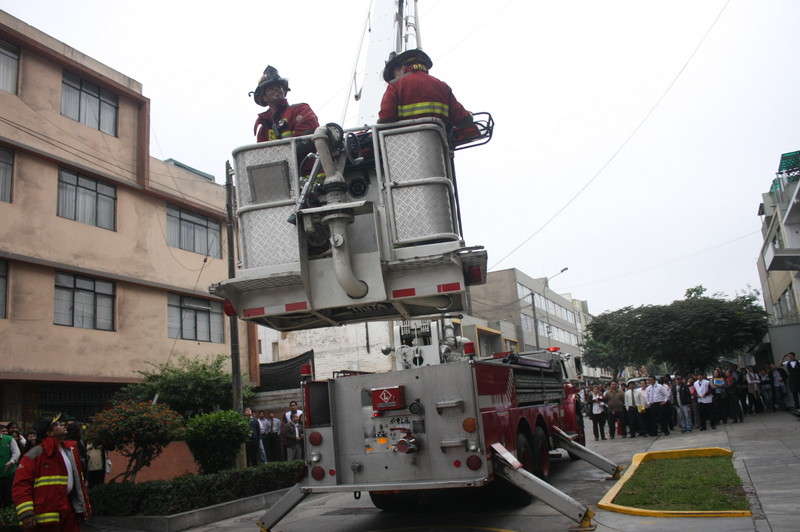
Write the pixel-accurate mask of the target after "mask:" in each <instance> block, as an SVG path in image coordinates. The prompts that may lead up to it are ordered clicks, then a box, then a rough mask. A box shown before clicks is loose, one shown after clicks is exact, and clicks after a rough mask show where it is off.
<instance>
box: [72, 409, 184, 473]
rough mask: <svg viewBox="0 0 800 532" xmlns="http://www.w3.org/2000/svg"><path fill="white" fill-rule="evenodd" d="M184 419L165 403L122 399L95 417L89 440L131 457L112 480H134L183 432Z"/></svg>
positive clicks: (90, 427)
mask: <svg viewBox="0 0 800 532" xmlns="http://www.w3.org/2000/svg"><path fill="white" fill-rule="evenodd" d="M184 430H185V429H184V426H183V418H182V417H181V416H180V414H178V413H177V412H174V411H172V410H170V408H169V407H168V406H167V405H165V404H152V403H135V402H133V401H123V402H121V403H119V404H117V405H115V406H113V407H112V408H109V409H108V410H103V411H102V412H100V413H98V414H97V415H96V416H94V417H92V420H91V425H89V431H88V434H87V440H88V441H89V442H91V443H92V444H93V445H95V446H100V447H102V448H103V449H105V450H106V451H117V452H118V453H120V454H121V455H122V456H125V457H126V458H127V459H128V465H127V466H126V468H125V471H123V472H122V473H120V474H118V475H116V476H115V477H113V478H112V479H111V481H112V482H114V481H115V480H116V479H118V478H120V477H121V478H122V482H134V481H135V480H136V474H137V473H138V472H139V471H140V470H141V469H142V468H143V467H146V466H149V465H150V464H151V463H152V461H153V460H154V459H155V458H156V457H158V455H160V454H161V451H162V450H163V449H164V447H165V446H166V445H168V444H169V443H171V442H173V441H175V440H177V439H180V438H181V437H183V434H184Z"/></svg>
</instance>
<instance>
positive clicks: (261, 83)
mask: <svg viewBox="0 0 800 532" xmlns="http://www.w3.org/2000/svg"><path fill="white" fill-rule="evenodd" d="M273 83H280V84H282V85H283V90H285V91H286V92H289V91H290V90H291V89H290V88H289V80H288V79H286V78H282V77H281V75H280V74H278V69H276V68H275V67H274V66H270V65H267V68H265V69H264V74H262V75H261V79H259V80H258V86H257V87H256V90H254V91H253V92H251V93H250V94H251V95H252V96H253V100H255V102H256V103H257V104H258V105H260V106H261V107H266V105H264V104H263V103H261V94H262V93H263V92H264V90H265V89H266V88H267V87H269V86H270V85H272V84H273Z"/></svg>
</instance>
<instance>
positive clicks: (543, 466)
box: [529, 427, 550, 482]
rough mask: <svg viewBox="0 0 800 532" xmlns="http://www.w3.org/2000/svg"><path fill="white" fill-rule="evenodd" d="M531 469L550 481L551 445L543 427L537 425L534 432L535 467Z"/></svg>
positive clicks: (535, 473)
mask: <svg viewBox="0 0 800 532" xmlns="http://www.w3.org/2000/svg"><path fill="white" fill-rule="evenodd" d="M529 471H530V472H531V473H533V474H534V475H536V476H537V477H539V478H540V479H542V480H544V481H545V482H550V445H549V444H548V442H547V435H546V434H545V432H544V429H543V428H542V427H536V432H534V433H533V469H532V470H529Z"/></svg>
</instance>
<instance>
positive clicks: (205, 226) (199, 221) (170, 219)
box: [167, 205, 220, 259]
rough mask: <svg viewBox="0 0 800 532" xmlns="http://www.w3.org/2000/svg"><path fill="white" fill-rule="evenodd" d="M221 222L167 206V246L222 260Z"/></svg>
mask: <svg viewBox="0 0 800 532" xmlns="http://www.w3.org/2000/svg"><path fill="white" fill-rule="evenodd" d="M219 238H220V236H219V222H218V221H216V220H212V219H211V218H207V217H205V216H202V215H200V214H195V213H193V212H191V211H188V210H186V209H181V208H180V207H173V206H172V205H167V244H168V245H170V246H172V247H174V248H181V249H185V250H187V251H194V252H195V253H200V254H201V255H207V256H209V257H214V258H217V259H218V258H220V240H219Z"/></svg>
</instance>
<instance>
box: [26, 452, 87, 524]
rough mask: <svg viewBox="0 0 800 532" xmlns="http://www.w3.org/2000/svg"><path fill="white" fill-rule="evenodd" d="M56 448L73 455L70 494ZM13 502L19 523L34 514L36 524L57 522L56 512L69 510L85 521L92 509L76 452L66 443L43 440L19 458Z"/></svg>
mask: <svg viewBox="0 0 800 532" xmlns="http://www.w3.org/2000/svg"><path fill="white" fill-rule="evenodd" d="M70 443H74V442H70ZM59 445H61V446H63V447H64V448H65V449H66V450H67V452H68V453H69V454H70V455H71V456H72V460H71V462H72V464H71V465H72V467H73V482H75V483H76V484H75V486H74V488H73V490H72V493H67V466H66V465H65V464H64V459H63V458H62V457H61V452H60V451H59ZM12 499H13V501H14V506H15V507H16V509H17V515H19V520H20V521H22V520H24V519H26V518H28V517H30V516H31V515H33V516H34V519H35V521H36V524H37V525H47V524H53V523H58V522H59V521H60V515H59V513H60V512H62V511H67V510H69V509H70V507H71V508H72V509H73V510H74V511H75V513H77V514H83V515H84V516H85V517H87V518H88V517H89V516H90V515H91V507H90V505H89V494H88V492H87V491H86V482H85V480H84V478H83V469H82V467H81V458H80V456H79V455H78V449H77V448H76V447H75V446H70V445H68V442H63V443H59V441H58V440H57V439H55V438H45V439H44V440H42V443H41V445H37V446H36V447H34V448H33V449H31V450H30V451H28V452H27V453H26V454H25V456H23V457H22V458H21V459H20V461H19V467H17V473H16V475H15V477H14V486H13V488H12Z"/></svg>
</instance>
